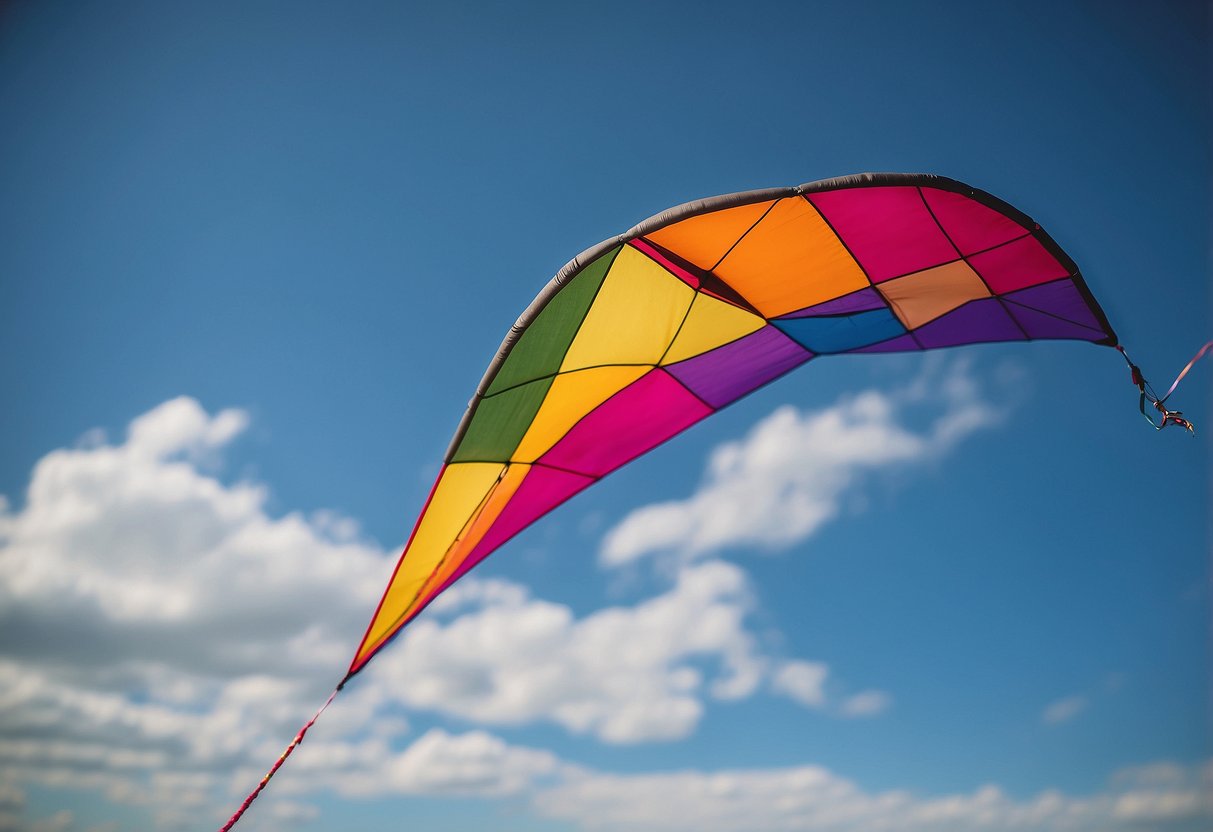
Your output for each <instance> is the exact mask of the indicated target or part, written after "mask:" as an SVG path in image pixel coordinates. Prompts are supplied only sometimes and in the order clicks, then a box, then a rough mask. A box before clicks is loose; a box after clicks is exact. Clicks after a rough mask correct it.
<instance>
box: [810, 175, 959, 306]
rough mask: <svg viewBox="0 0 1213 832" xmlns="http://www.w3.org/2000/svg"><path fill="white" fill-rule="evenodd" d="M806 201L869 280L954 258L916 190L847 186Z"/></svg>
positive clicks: (950, 247)
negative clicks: (825, 220) (835, 234)
mask: <svg viewBox="0 0 1213 832" xmlns="http://www.w3.org/2000/svg"><path fill="white" fill-rule="evenodd" d="M809 200H810V201H812V203H813V204H814V205H816V206H817V209H818V210H819V211H821V213H822V215H823V216H825V218H826V219H827V220H829V222H830V225H831V226H832V227H833V228H834V230H835V231H836V232H838V236H839V237H840V238H841V239H842V241H843V243H845V244H846V246H847V248H849V249H850V250H851V253H852V254H854V255H855V259H856V260H858V261H859V264H860V265H861V266H863V269H864V271H865V272H867V274H868V277H869V278H870V279H871V281H872V282H873V283H879V282H880V281H882V280H888V279H889V278H892V277H900V276H901V275H903V274H909V273H910V272H916V271H920V270H922V269H929V268H931V267H932V266H938V265H940V264H942V263H947V262H948V261H950V260H955V259H957V255H956V249H955V248H953V247H952V244H951V243H949V242H948V238H947V237H945V236H944V234H943V232H942V231H940V230H939V225H938V224H937V223H936V222H935V220H934V219H933V218H932V217H931V212H930V211H928V210H927V206H926V204H925V203H924V202H923V201H922V197H921V196H919V195H918V189H917V188H913V187H887V188H848V189H844V190H839V191H825V192H823V193H819V194H810V195H809Z"/></svg>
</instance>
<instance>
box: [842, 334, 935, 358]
mask: <svg viewBox="0 0 1213 832" xmlns="http://www.w3.org/2000/svg"><path fill="white" fill-rule="evenodd" d="M920 349H922V347H920V346H918V342H917V341H915V340H914V336H913V335H910V334H909V333H906V334H905V335H898V336H897V337H896V338H891V339H889V340H888V341H881V342H880V343H879V344H873V345H872V346H870V347H862V348H861V349H857V350H851V353H849V354H853V353H858V352H909V351H910V350H920Z"/></svg>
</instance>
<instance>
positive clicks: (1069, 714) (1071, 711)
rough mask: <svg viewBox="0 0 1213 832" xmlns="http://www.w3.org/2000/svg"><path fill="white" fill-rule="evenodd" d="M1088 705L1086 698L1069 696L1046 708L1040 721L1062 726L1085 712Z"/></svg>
mask: <svg viewBox="0 0 1213 832" xmlns="http://www.w3.org/2000/svg"><path fill="white" fill-rule="evenodd" d="M1088 704H1090V703H1089V702H1088V701H1087V697H1085V696H1067V697H1066V698H1065V699H1058V700H1057V701H1056V702H1053V703H1051V704H1050V705H1049V706H1048V707H1046V708H1045V709H1044V712H1043V713H1041V715H1040V719H1041V721H1042V722H1044V723H1046V724H1048V725H1060V724H1061V723H1063V722H1069V721H1070V720H1071V719H1073V718H1074V717H1076V716H1078V715H1079V714H1080V713H1082V712H1083V711H1085V710H1086V709H1087V705H1088Z"/></svg>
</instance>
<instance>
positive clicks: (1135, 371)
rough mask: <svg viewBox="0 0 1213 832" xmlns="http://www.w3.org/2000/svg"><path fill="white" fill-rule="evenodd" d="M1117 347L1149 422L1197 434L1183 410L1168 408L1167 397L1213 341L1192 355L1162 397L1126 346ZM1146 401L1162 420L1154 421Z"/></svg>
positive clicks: (1139, 405)
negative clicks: (1130, 355)
mask: <svg viewBox="0 0 1213 832" xmlns="http://www.w3.org/2000/svg"><path fill="white" fill-rule="evenodd" d="M1116 349H1117V351H1118V352H1119V353H1120V354H1121V355H1123V356H1124V359H1125V363H1126V364H1128V365H1129V378H1130V380H1131V381H1132V382H1133V385H1134V386H1135V387H1136V388H1137V390H1138V393H1139V394H1140V397H1139V398H1138V402H1137V406H1138V409H1139V410H1141V415H1142V416H1143V417H1144V418H1145V420H1146V421H1147V422H1149V423H1150V424H1151V425H1152V426H1153V427H1154V429H1155V430H1162V429H1163V428H1165V427H1166V426H1167V425H1178V426H1179V427H1181V428H1185V429H1186V430H1187V431H1188V433H1190V434H1192V435H1193V436H1195V435H1196V426H1195V425H1193V424H1192V423H1191V422H1190V421H1188V420H1187V419H1185V418H1184V414H1183V411H1181V410H1168V409H1167V399H1169V398H1170V397H1171V394H1172V393H1174V392H1175V388H1176V387H1178V386H1179V382H1181V381H1183V377H1184V376H1186V375H1187V374H1188V371H1189V370H1191V369H1192V365H1193V364H1195V363H1196V362H1197V361H1199V360H1200V359H1201V358H1203V357H1204V356H1205V354H1206V353H1207V352H1209V350H1211V349H1213V341H1209V342H1208V343H1206V344H1205V345H1204V346H1203V347H1201V348H1200V350H1198V351H1197V353H1196V355H1194V356H1193V357H1192V360H1191V361H1189V362H1188V363H1187V365H1186V366H1185V367H1184V368H1183V369H1182V370H1181V371H1180V373H1179V375H1178V376H1176V377H1175V381H1173V382H1171V387H1170V389H1168V390H1167V392H1166V393H1165V394H1163V395H1162V396H1161V397H1159V396H1158V394H1157V393H1155V392H1154V388H1153V387H1151V386H1150V382H1148V381H1146V377H1145V376H1143V375H1142V373H1141V368H1140V367H1138V366H1137V365H1136V364H1134V363H1133V361H1132V360H1131V359H1130V358H1129V354H1128V353H1127V352H1126V351H1125V348H1124V347H1122V346H1119V345H1117V347H1116ZM1146 402H1149V403H1150V406H1151V407H1153V408H1154V409H1155V410H1157V411H1158V412H1159V414H1161V416H1162V419H1161V420H1160V421H1157V422H1156V421H1154V418H1153V417H1152V416H1151V415H1150V414H1149V413H1148V412H1146Z"/></svg>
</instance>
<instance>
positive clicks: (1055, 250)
mask: <svg viewBox="0 0 1213 832" xmlns="http://www.w3.org/2000/svg"><path fill="white" fill-rule="evenodd" d="M897 185H900V186H913V187H930V188H936V189H938V190H942V191H951V192H953V193H958V194H962V195H964V196H966V197H968V198H969V199H972V200H974V201H976V202H978V203H980V204H982V205H985V206H986V207H987V208H991V209H993V210H995V211H998V212H999V213H1000V214H1002V215H1004V216H1006V217H1009V218H1010V219H1012V220H1014V221H1015V222H1017V223H1019V224H1020V225H1021V226H1023V227H1024V228H1026V229H1027V230H1028V233H1030V234H1031V235H1032V236H1033V237H1035V238H1036V240H1037V241H1038V242H1039V243H1040V244H1041V245H1043V246H1044V247H1045V249H1046V250H1047V251H1048V252H1049V254H1051V255H1053V256H1054V257H1055V258H1056V259H1057V261H1058V262H1059V263H1061V264H1062V265H1063V266H1065V268H1066V270H1067V271H1068V272H1069V273H1070V275H1071V278H1070V279H1071V280H1073V282H1074V285H1075V286H1076V287H1077V288H1078V291H1079V294H1081V295H1082V298H1083V300H1085V301H1086V302H1087V305H1088V306H1089V307H1090V308H1091V310H1092V311H1093V312H1094V313H1095V316H1096V318H1097V319H1098V320H1099V323H1100V324H1101V325H1102V326H1103V328H1104V329H1105V330H1106V331H1107V332H1108V337H1107V338H1105V339H1103V340H1101V341H1093V342H1091V343H1095V344H1100V345H1106V346H1110V347H1115V346H1116V344H1117V338H1116V331H1115V330H1114V329H1112V324H1111V323H1109V321H1108V318H1107V315H1105V314H1104V311H1103V308H1102V307H1100V305H1099V302H1098V301H1096V300H1095V296H1094V295H1093V294H1092V293H1091V290H1090V288H1089V287H1088V286H1087V282H1086V280H1084V279H1083V276H1082V272H1081V271H1080V270H1079V268H1078V264H1077V263H1075V262H1074V260H1073V259H1071V257H1070V255H1068V254H1066V252H1065V250H1064V249H1063V248H1062V247H1061V246H1060V245H1058V244H1057V241H1056V240H1054V239H1053V238H1052V237H1050V236H1049V233H1048V232H1047V231H1045V230H1044V229H1043V228H1041V227H1040V223H1038V222H1036V220H1034V219H1032V218H1031V217H1029V216H1028V215H1027V214H1025V213H1024V212H1023V211H1021V210H1019V209H1018V208H1016V207H1015V206H1014V205H1011V204H1010V203H1009V202H1006V201H1005V200H1002V199H999V198H998V197H996V196H994V195H993V194H991V193H987V192H986V191H983V190H981V189H980V188H974V187H973V186H971V185H966V184H965V183H964V182H960V181H959V180H956V179H951V178H949V177H947V176H939V175H937V174H933V173H856V174H852V175H850V176H836V177H834V178H832V179H819V180H817V181H815V182H805V183H804V184H802V185H795V186H788V187H783V188H759V189H756V190H752V191H738V192H737V193H732V194H723V195H721V196H713V197H707V198H706V199H696V200H692V201H691V202H684V203H683V204H681V205H675V206H674V207H673V208H667V209H666V210H664V211H662V212H661V213H659V214H654V215H653V216H651V217H649V218H648V219H647V220H643V221H642V222H639V223H637V224H636V225H634V226H632V227H631V228H630V229H628V230H627V231H625V232H623V233H622V234H617V235H616V236H614V237H611V238H610V239H607V240H603V241H602V242H601V243H598V244H597V245H594V246H590V247H589V248H587V249H586V250H585V251H583V252H581V253H580V254H578V255H577V256H576V257H574V258H573V259H572V260H570V261H569V262H567V263H565V264H564V266H562V267H561V269H560V271H558V272H556V276H555V277H553V278H552V279H551V280H550V281H548V284H547V286H545V287H543V290H542V291H540V292H539V294H538V295H536V296H535V299H534V300H533V301H531V304H530V305H529V306H528V307H527V308H526V309H525V310H524V311H523V313H522V314H521V315H520V316H519V317H518V320H517V321H515V322H514V325H513V326H511V327H510V331H509V332H508V333H506V336H505V338H504V339H503V340H502V342H501V346H500V347H498V348H497V354H496V355H495V356H494V357H493V360H492V361H491V362H489V366H488V369H486V370H485V371H484V377H483V378H481V379H480V384H478V385H477V386H476V393H475V395H474V396H473V397H472V399H471V401H470V402H468V406H467V409H466V410H465V411H464V412H463V418H462V419H460V420H459V426H458V427H457V428H456V429H455V435H454V436H453V437H452V438H451V442H450V444H449V445H448V446H447V450H446V454H445V455H444V456H443V463H444V464H446V463H450V461H451V459H452V458H453V457H454V455H455V451H456V449H457V448H458V447H459V443H460V442H462V441H463V437H464V435H465V434H466V433H467V431H468V427H469V426H470V425H471V423H472V417H473V416H475V415H476V408H477V406H478V405H479V404H480V402H481V401H482V400H483V399H484V397H485V395H486V394H487V393H488V389H489V387H490V385H492V383H493V379H495V378H496V377H497V373H498V372H499V371H500V370H501V368H502V366H503V365H504V364H505V360H506V359H507V358H508V357H509V355H510V352H511V351H513V349H514V346H515V345H516V344H517V343H518V341H519V339H520V338H522V333H523V332H525V331H526V330H527V327H529V326H530V325H531V324H532V323H533V322H534V321H535V319H536V318H538V317H539V313H540V312H542V311H543V310H544V308H546V307H547V305H548V304H549V303H550V302H551V301H552V298H554V297H556V293H557V292H559V291H560V290H561V289H563V288H564V287H565V286H566V285H567V284H568V283H569V281H571V280H572V279H573V278H574V277H576V276H577V275H578V274H580V273H581V272H582V270H583V269H585V268H586V267H587V266H588V265H590V264H591V263H593V262H594V261H595V260H597V259H598V258H599V257H601V256H602V255H603V254H605V253H606V252H608V251H610V250H611V249H613V248H615V247H616V246H620V245H623V244H625V243H628V242H630V241H632V240H634V239H636V238H637V237H641V236H644V235H645V234H650V233H652V232H654V231H657V230H659V229H661V228H665V227H666V226H667V225H672V224H673V223H676V222H680V221H681V220H685V219H688V218H690V217H695V216H699V215H700V214H710V213H712V212H713V211H721V210H724V209H726V208H736V207H738V206H741V205H751V204H753V203H755V202H765V201H767V200H771V199H786V198H788V197H794V196H805V195H806V194H813V193H821V192H823V191H837V190H843V189H849V188H879V187H888V186H897ZM844 245H845V243H844ZM764 386H765V385H764ZM389 641H390V639H389ZM368 658H369V657H368Z"/></svg>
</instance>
